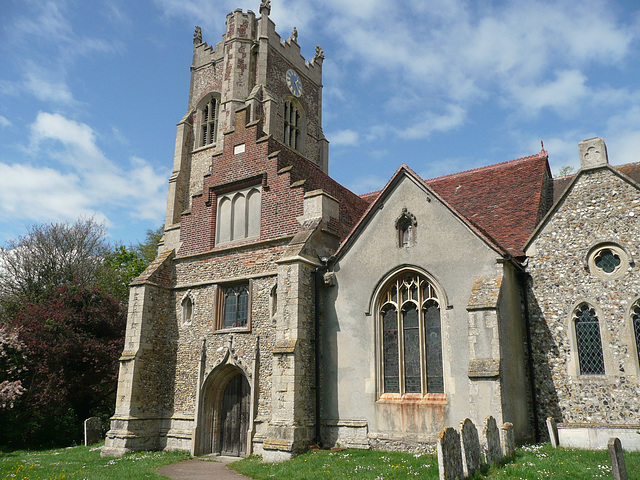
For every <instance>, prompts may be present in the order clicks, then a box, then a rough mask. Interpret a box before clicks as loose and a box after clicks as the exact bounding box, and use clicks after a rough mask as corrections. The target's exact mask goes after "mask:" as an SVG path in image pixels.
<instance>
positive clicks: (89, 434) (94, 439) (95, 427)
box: [84, 417, 102, 445]
mask: <svg viewBox="0 0 640 480" xmlns="http://www.w3.org/2000/svg"><path fill="white" fill-rule="evenodd" d="M101 440H102V422H101V421H100V419H99V418H98V417H90V418H87V419H86V420H85V421H84V444H85V445H93V444H94V443H98V442H100V441H101Z"/></svg>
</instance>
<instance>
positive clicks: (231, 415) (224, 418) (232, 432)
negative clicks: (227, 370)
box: [220, 373, 250, 456]
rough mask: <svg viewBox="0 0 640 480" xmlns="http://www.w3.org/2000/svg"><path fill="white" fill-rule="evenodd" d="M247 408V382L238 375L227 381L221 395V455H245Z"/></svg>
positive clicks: (247, 423)
mask: <svg viewBox="0 0 640 480" xmlns="http://www.w3.org/2000/svg"><path fill="white" fill-rule="evenodd" d="M249 408H250V399H249V382H247V379H246V378H244V375H242V374H240V373H239V374H238V375H236V376H235V377H233V378H232V379H231V380H230V381H229V383H228V384H227V387H226V388H225V389H224V393H223V395H222V410H221V415H220V420H221V425H220V427H221V428H220V454H221V455H231V456H243V455H245V454H246V452H247V430H248V428H249Z"/></svg>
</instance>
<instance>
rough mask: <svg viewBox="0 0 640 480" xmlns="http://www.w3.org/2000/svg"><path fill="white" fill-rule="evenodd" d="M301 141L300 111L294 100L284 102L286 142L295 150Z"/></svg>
mask: <svg viewBox="0 0 640 480" xmlns="http://www.w3.org/2000/svg"><path fill="white" fill-rule="evenodd" d="M299 143H300V112H299V111H298V109H297V108H296V106H295V105H294V103H293V102H291V101H286V102H285V103H284V144H285V145H287V146H288V147H291V148H293V149H294V150H297V149H298V146H299Z"/></svg>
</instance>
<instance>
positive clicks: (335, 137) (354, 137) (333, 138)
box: [327, 129, 360, 147]
mask: <svg viewBox="0 0 640 480" xmlns="http://www.w3.org/2000/svg"><path fill="white" fill-rule="evenodd" d="M327 138H328V139H329V141H330V142H331V145H334V146H337V147H354V146H356V145H358V142H359V140H360V136H359V135H358V132H354V131H353V130H348V129H347V130H340V131H338V132H334V133H332V134H330V135H328V136H327Z"/></svg>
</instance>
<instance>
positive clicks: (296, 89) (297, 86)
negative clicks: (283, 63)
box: [287, 70, 302, 97]
mask: <svg viewBox="0 0 640 480" xmlns="http://www.w3.org/2000/svg"><path fill="white" fill-rule="evenodd" d="M287 86H288V87H289V90H291V93H293V94H294V95H295V96H296V97H299V96H300V95H302V82H301V81H300V77H298V74H297V73H296V72H295V71H294V70H287Z"/></svg>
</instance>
